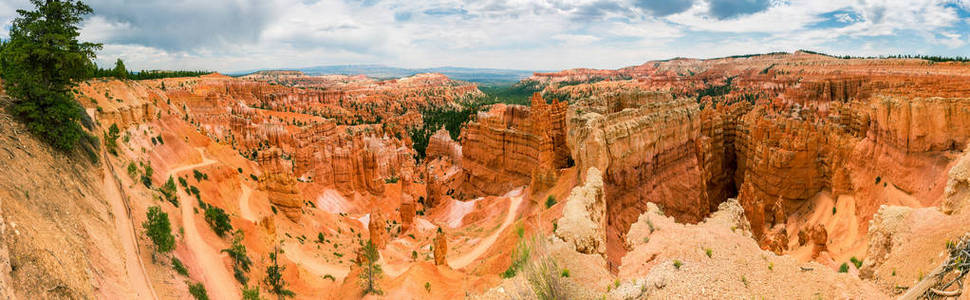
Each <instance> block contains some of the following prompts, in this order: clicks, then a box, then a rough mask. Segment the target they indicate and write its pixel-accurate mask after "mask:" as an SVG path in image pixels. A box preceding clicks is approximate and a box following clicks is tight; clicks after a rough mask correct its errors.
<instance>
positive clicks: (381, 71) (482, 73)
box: [288, 65, 539, 84]
mask: <svg viewBox="0 0 970 300" xmlns="http://www.w3.org/2000/svg"><path fill="white" fill-rule="evenodd" d="M288 70H295V71H301V72H303V73H305V74H307V75H325V74H342V75H359V74H363V75H366V76H368V77H373V78H378V79H390V78H400V77H407V76H411V75H414V74H418V73H441V74H445V75H446V76H448V77H449V78H451V79H455V80H462V81H470V82H476V83H482V84H509V83H515V82H518V81H519V80H522V79H525V78H528V77H529V76H532V73H533V72H539V71H528V70H506V69H485V68H482V69H480V68H461V67H439V68H422V69H408V68H397V67H388V66H384V65H339V66H318V67H307V68H297V69H288Z"/></svg>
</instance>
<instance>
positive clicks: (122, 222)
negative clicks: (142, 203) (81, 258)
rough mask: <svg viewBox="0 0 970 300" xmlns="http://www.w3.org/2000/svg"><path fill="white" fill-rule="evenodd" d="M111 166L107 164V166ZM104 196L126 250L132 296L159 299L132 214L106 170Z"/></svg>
mask: <svg viewBox="0 0 970 300" xmlns="http://www.w3.org/2000/svg"><path fill="white" fill-rule="evenodd" d="M107 164H110V162H106V163H105V165H107ZM104 196H105V200H107V201H108V202H109V203H110V204H111V213H112V214H113V215H114V223H115V228H116V230H117V232H118V239H119V240H120V241H121V246H122V248H123V249H124V252H125V253H124V257H125V272H126V273H127V274H128V278H129V279H130V280H129V281H128V283H130V284H131V288H132V289H133V292H134V294H132V295H130V297H132V298H137V299H146V298H151V299H158V295H156V294H155V289H154V288H153V287H152V283H151V281H150V280H149V279H148V274H147V272H145V265H144V263H143V262H142V260H141V255H139V254H138V244H137V238H136V237H135V228H134V226H133V225H132V222H131V214H130V212H129V209H128V207H127V206H126V205H125V203H124V200H123V199H122V196H121V192H120V191H119V190H118V182H117V181H116V180H115V179H114V176H112V175H111V172H110V171H109V170H108V169H107V168H105V169H104Z"/></svg>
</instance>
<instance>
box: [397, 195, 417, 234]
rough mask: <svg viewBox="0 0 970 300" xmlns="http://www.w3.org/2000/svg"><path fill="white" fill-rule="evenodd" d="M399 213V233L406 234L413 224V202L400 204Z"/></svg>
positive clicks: (414, 211) (414, 210)
mask: <svg viewBox="0 0 970 300" xmlns="http://www.w3.org/2000/svg"><path fill="white" fill-rule="evenodd" d="M400 213H401V233H407V232H408V230H411V226H412V225H413V224H414V215H415V213H416V209H415V207H414V202H412V201H405V202H404V203H401V209H400Z"/></svg>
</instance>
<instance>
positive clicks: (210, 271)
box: [166, 149, 240, 299]
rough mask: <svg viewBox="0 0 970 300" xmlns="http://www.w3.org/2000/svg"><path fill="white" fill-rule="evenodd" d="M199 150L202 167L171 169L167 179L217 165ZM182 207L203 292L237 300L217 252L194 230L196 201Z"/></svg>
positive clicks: (187, 243)
mask: <svg viewBox="0 0 970 300" xmlns="http://www.w3.org/2000/svg"><path fill="white" fill-rule="evenodd" d="M198 150H199V154H201V155H202V162H201V163H197V164H193V165H187V166H182V167H178V168H175V169H172V170H171V171H169V172H168V174H167V175H168V176H166V177H170V176H171V177H174V176H176V174H178V173H179V172H182V171H187V170H191V169H195V168H199V167H204V166H207V165H211V164H214V163H216V162H217V161H215V160H211V159H209V158H206V156H205V152H204V151H202V149H198ZM178 195H179V198H180V199H192V197H191V196H189V195H188V194H186V193H185V191H184V190H182V189H179V190H178ZM181 203H182V205H180V208H181V209H182V226H183V228H184V229H185V236H184V240H185V246H186V247H187V248H188V249H189V251H190V252H192V256H193V257H194V258H195V259H194V261H195V262H196V263H198V264H199V269H201V270H202V282H203V284H205V289H206V290H207V291H208V292H209V295H210V296H211V297H212V298H213V299H239V297H240V295H239V291H238V290H237V289H236V287H235V286H234V285H233V282H234V281H235V279H233V277H232V275H229V271H228V270H226V268H225V266H224V265H223V264H222V258H221V256H220V254H219V252H218V251H216V249H213V248H212V247H211V246H209V244H207V243H206V242H205V240H203V239H202V236H201V235H199V230H198V228H196V226H195V214H194V213H193V208H195V205H196V203H195V201H182V202H181Z"/></svg>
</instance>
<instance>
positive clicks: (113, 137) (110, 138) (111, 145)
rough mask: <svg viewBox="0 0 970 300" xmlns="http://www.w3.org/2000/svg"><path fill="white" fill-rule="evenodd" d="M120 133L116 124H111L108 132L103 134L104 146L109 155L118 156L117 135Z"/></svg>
mask: <svg viewBox="0 0 970 300" xmlns="http://www.w3.org/2000/svg"><path fill="white" fill-rule="evenodd" d="M120 133H121V130H120V129H118V124H111V127H110V128H108V132H106V133H105V134H104V146H105V148H107V149H108V153H111V155H114V156H118V137H120Z"/></svg>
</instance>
